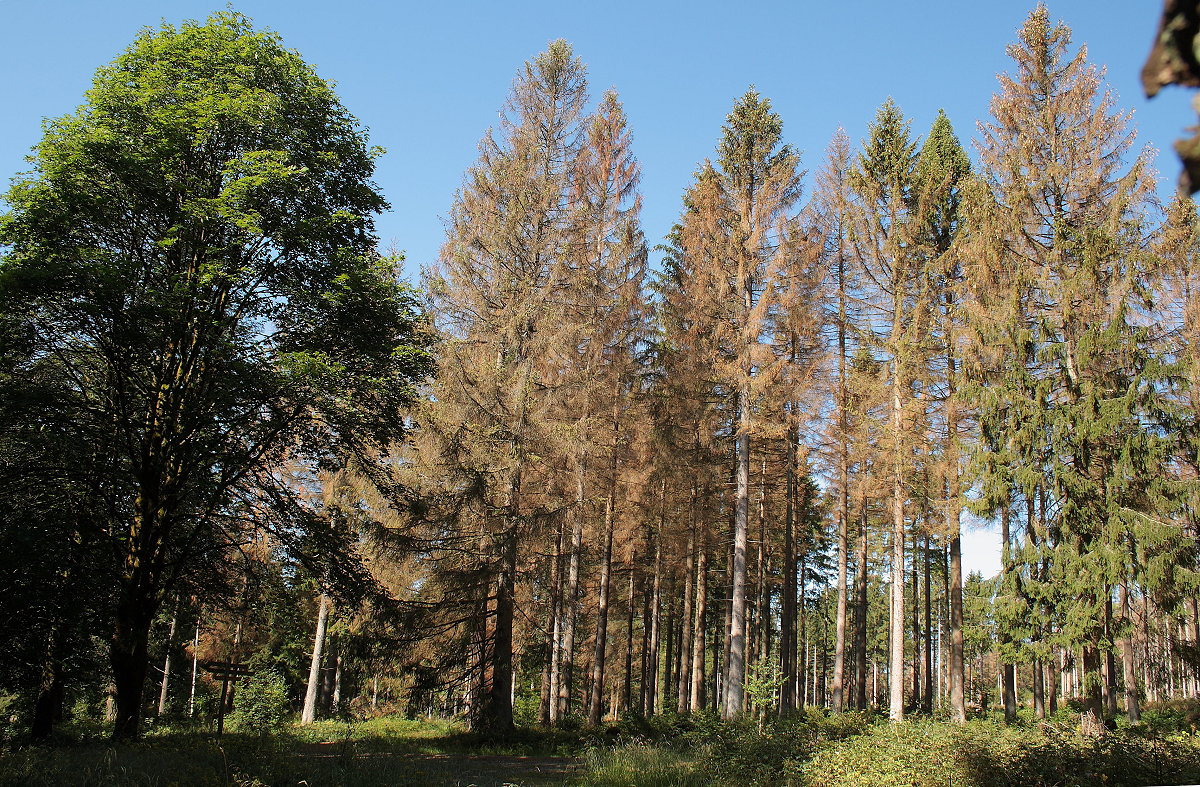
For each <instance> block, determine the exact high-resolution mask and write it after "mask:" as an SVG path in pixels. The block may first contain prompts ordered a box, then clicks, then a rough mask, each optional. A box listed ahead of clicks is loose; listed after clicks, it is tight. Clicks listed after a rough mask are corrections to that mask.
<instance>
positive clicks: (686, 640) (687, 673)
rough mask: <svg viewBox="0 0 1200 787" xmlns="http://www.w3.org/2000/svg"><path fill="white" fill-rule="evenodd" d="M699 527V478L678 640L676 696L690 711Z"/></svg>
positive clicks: (679, 705)
mask: <svg viewBox="0 0 1200 787" xmlns="http://www.w3.org/2000/svg"><path fill="white" fill-rule="evenodd" d="M698 529H700V494H698V491H697V488H696V482H695V481H692V485H691V528H690V529H689V530H688V554H686V555H685V557H684V570H683V611H682V614H680V618H682V619H680V624H682V626H683V630H682V632H680V633H682V636H680V638H679V639H680V641H679V680H678V685H677V692H678V695H677V697H676V711H677V713H680V714H684V713H688V711H689V710H690V709H691V707H690V704H689V699H690V698H691V654H692V650H695V636H696V629H695V620H694V619H692V600H694V596H692V593H694V590H692V588H694V587H695V584H696V577H695V572H696V533H697V531H698Z"/></svg>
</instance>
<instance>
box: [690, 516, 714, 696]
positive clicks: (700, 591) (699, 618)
mask: <svg viewBox="0 0 1200 787" xmlns="http://www.w3.org/2000/svg"><path fill="white" fill-rule="evenodd" d="M705 534H706V526H705V524H704V523H703V521H702V522H700V523H699V528H698V529H697V531H696V539H697V544H696V546H697V549H698V552H699V554H698V555H697V558H696V610H695V614H696V625H695V633H694V635H693V637H692V671H691V674H692V686H691V696H690V698H689V703H690V705H691V708H692V710H694V711H698V710H703V709H704V705H705V701H704V700H705V698H704V640H705V637H706V636H707V634H708V624H707V620H706V619H705V613H706V612H707V602H708V543H707V541H708V539H707V538H705ZM714 667H715V665H714Z"/></svg>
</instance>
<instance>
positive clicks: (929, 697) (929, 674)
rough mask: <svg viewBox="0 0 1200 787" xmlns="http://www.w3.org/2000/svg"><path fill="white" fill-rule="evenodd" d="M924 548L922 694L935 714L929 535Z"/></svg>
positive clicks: (929, 711)
mask: <svg viewBox="0 0 1200 787" xmlns="http://www.w3.org/2000/svg"><path fill="white" fill-rule="evenodd" d="M924 546H925V548H924V550H923V551H922V565H923V566H924V568H925V576H924V581H925V693H924V694H923V695H922V700H923V701H924V704H923V705H922V706H921V708H922V710H924V711H925V713H927V714H931V715H932V714H933V697H934V695H935V694H936V693H937V681H936V680H934V678H933V674H934V673H933V632H934V630H935V626H934V622H933V596H932V593H931V587H930V568H929V563H930V557H929V555H930V549H929V536H928V535H926V536H925V542H924Z"/></svg>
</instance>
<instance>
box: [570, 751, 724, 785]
mask: <svg viewBox="0 0 1200 787" xmlns="http://www.w3.org/2000/svg"><path fill="white" fill-rule="evenodd" d="M698 759H699V757H698V754H697V753H696V752H688V751H680V750H678V749H672V748H668V747H664V746H652V745H648V744H644V743H638V744H630V745H628V746H623V747H620V748H616V749H596V750H593V751H591V752H589V753H588V755H587V757H586V759H585V762H586V766H585V767H586V770H585V772H584V773H583V774H581V775H580V776H577V777H575V778H574V779H573V780H572V781H571V784H576V785H587V787H629V786H630V785H636V787H693V786H694V787H704V786H705V785H708V784H711V783H712V780H711V778H710V777H709V776H708V775H706V774H705V773H704V772H703V771H702V770H701V769H700V768H699V767H698Z"/></svg>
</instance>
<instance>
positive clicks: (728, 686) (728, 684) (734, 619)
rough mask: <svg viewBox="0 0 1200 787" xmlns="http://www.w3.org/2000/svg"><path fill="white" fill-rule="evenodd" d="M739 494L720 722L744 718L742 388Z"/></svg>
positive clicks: (745, 436)
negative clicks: (727, 653) (727, 652)
mask: <svg viewBox="0 0 1200 787" xmlns="http://www.w3.org/2000/svg"><path fill="white" fill-rule="evenodd" d="M735 446H736V454H737V479H736V493H735V496H734V503H733V556H732V564H731V565H732V571H731V573H732V576H731V585H732V587H731V590H732V593H731V594H730V603H729V658H728V660H727V661H726V663H725V685H724V692H723V693H724V701H723V702H722V703H721V718H723V719H733V718H736V717H738V716H740V715H741V714H742V710H743V708H744V705H745V695H744V691H745V681H746V541H747V529H748V526H749V516H750V391H749V386H748V385H746V386H743V388H742V391H741V393H740V396H739V400H738V435H737V440H736V443H735Z"/></svg>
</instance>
